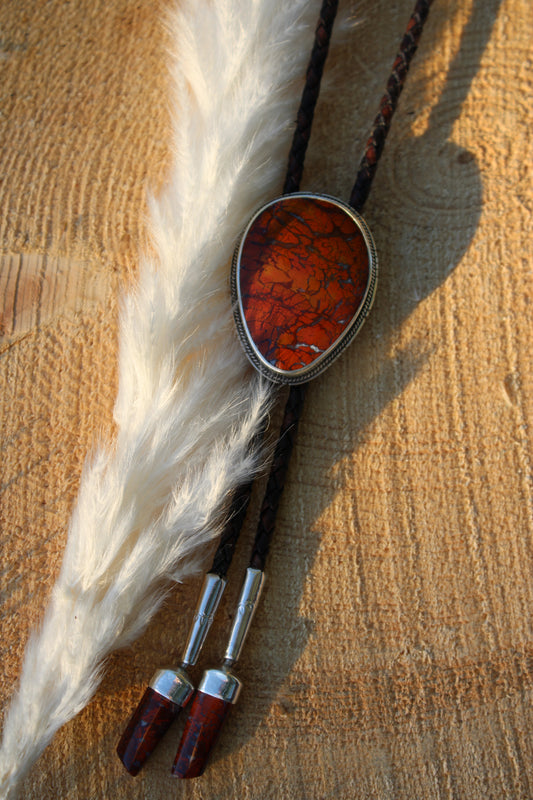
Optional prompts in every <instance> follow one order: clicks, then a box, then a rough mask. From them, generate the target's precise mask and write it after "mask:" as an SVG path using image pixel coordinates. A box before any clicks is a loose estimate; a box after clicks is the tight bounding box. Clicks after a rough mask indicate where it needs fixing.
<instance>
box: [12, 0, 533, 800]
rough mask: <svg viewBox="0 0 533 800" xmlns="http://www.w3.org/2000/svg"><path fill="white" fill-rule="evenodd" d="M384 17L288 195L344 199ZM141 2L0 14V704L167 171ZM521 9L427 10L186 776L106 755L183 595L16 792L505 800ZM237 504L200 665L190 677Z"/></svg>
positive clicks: (83, 2) (528, 625) (524, 722)
mask: <svg viewBox="0 0 533 800" xmlns="http://www.w3.org/2000/svg"><path fill="white" fill-rule="evenodd" d="M411 5H412V0H398V2H395V3H390V2H386V0H377V2H370V1H369V0H365V1H364V2H362V3H361V4H359V5H358V6H357V9H358V10H357V13H358V14H359V15H360V17H361V23H360V24H359V25H358V26H357V27H355V28H354V30H353V31H352V32H351V33H350V35H349V36H346V35H345V36H342V37H339V39H338V41H337V43H336V44H335V45H334V47H333V49H332V53H331V60H330V63H329V64H328V75H327V82H326V85H325V87H324V92H323V96H322V98H321V101H320V105H319V108H318V110H317V117H316V121H315V127H314V131H313V137H312V142H311V147H310V151H309V155H308V160H307V167H306V174H305V176H304V184H303V188H306V189H310V190H322V191H326V192H328V193H331V194H334V195H337V196H339V197H343V198H346V197H347V196H348V194H349V191H350V188H351V183H352V181H353V176H354V171H355V167H356V164H357V161H358V158H359V155H360V153H361V149H362V146H363V144H364V141H365V139H366V136H367V133H368V129H369V125H370V123H371V120H372V118H373V116H374V113H375V111H376V107H377V103H378V101H379V97H380V94H381V91H382V88H383V85H384V82H385V80H386V77H387V75H388V72H389V70H390V66H391V64H392V60H393V57H394V54H395V52H396V49H397V45H398V42H399V39H400V36H401V34H402V31H403V29H404V27H405V23H406V20H407V18H408V16H409V14H410V12H411ZM162 11H163V7H162V6H161V5H159V4H151V3H136V2H130V0H114V2H112V3H103V2H100V0H97V2H94V0H91V2H89V0H75V2H70V3H69V2H64V1H63V0H52V2H49V3H46V4H37V6H35V4H31V3H27V2H25V1H23V2H20V0H17V1H16V2H15V0H8V2H5V3H3V4H2V7H1V8H0V30H1V31H2V37H1V40H0V57H1V60H0V72H1V78H0V85H1V87H2V89H1V105H0V111H1V114H0V162H1V166H2V169H1V171H0V172H1V177H2V183H1V184H0V208H1V210H2V213H1V215H0V286H1V287H2V290H1V298H2V300H1V305H0V311H1V314H2V317H1V328H0V426H1V427H0V439H1V442H0V447H1V451H2V456H1V459H0V464H1V476H0V525H1V543H2V562H1V574H2V580H1V585H0V590H1V597H0V599H1V606H0V608H1V610H0V621H1V633H0V648H1V650H2V664H3V670H2V675H1V680H0V690H1V693H0V697H1V700H2V702H1V707H2V709H5V705H6V702H7V700H8V698H9V696H10V695H11V693H12V691H13V688H14V686H15V685H16V681H17V677H18V674H19V671H20V666H21V660H22V656H23V649H24V645H25V643H26V641H27V638H28V636H29V633H30V630H31V629H32V627H33V626H34V625H35V624H37V622H38V620H39V619H40V617H41V614H42V609H43V606H44V604H45V602H46V599H47V597H48V596H49V593H50V590H51V587H52V584H53V579H54V577H55V575H56V574H57V572H58V570H59V566H60V560H61V555H62V552H63V546H64V542H65V536H66V527H67V524H68V518H69V513H70V509H71V507H72V504H73V502H74V499H75V496H76V491H77V487H78V484H79V478H80V473H81V468H82V465H83V461H84V458H85V456H86V454H87V452H89V451H90V448H91V446H92V445H93V444H94V442H95V440H96V439H97V437H99V436H101V435H110V433H111V430H112V424H111V413H112V407H113V402H114V398H115V393H116V374H115V369H116V367H115V365H116V309H117V298H118V292H119V288H120V284H121V282H123V281H127V280H128V279H129V278H130V276H131V275H132V274H133V273H134V272H135V269H136V262H137V254H138V252H139V250H140V249H142V248H145V247H146V246H147V236H146V230H145V211H144V209H145V207H146V203H145V198H146V190H147V188H148V187H155V188H157V187H158V186H160V185H161V184H162V182H163V181H164V179H165V174H166V170H167V168H168V164H169V161H170V153H169V150H168V140H169V127H168V126H169V120H168V115H167V101H166V97H167V94H166V92H167V89H168V86H167V84H166V78H165V74H164V70H163V69H162V66H161V63H162V58H163V57H164V46H165V43H166V40H165V33H164V30H163V28H162V26H161V23H160V19H161V14H162ZM532 32H533V10H532V6H531V3H530V2H529V0H435V3H434V6H433V9H432V12H431V16H430V19H429V22H428V26H427V30H426V31H425V33H424V37H423V41H422V45H421V48H420V51H419V53H418V54H417V57H416V61H415V64H414V67H413V71H412V74H411V75H410V77H409V80H408V84H407V87H406V90H405V92H404V94H403V96H402V99H401V105H400V108H399V111H398V115H397V118H396V119H395V122H394V125H393V128H392V131H391V135H390V138H389V140H388V142H387V146H386V152H385V155H384V158H383V161H382V163H381V165H380V168H379V172H378V176H377V178H376V181H375V185H374V187H373V190H372V194H371V197H370V200H369V201H368V205H367V209H366V218H367V221H368V222H369V224H370V226H371V228H372V230H373V233H374V236H375V239H376V243H377V246H378V251H379V255H380V266H381V273H380V282H379V289H378V295H377V300H376V303H375V307H374V309H373V312H372V316H371V319H370V320H369V321H368V323H367V324H366V326H365V328H364V330H363V332H362V333H361V335H360V337H358V339H357V340H356V342H355V343H354V345H353V346H352V347H351V348H350V349H349V350H348V351H347V352H346V353H345V354H344V355H343V356H342V358H341V359H339V361H338V362H336V363H335V365H334V366H333V367H332V368H331V370H330V371H329V372H328V373H327V375H325V376H324V378H323V379H320V380H317V382H316V383H314V384H313V385H312V386H311V388H310V390H309V394H308V397H307V401H306V410H305V415H304V418H303V421H302V424H301V429H300V431H299V435H298V442H297V447H296V452H295V455H294V459H293V462H292V465H291V469H290V473H289V480H288V485H287V488H286V492H285V496H284V500H283V504H282V507H281V509H280V514H279V522H278V530H277V535H276V539H275V541H274V544H273V548H272V553H271V556H270V569H269V581H268V588H267V591H266V593H265V597H264V601H263V602H262V605H261V608H260V610H259V611H258V613H257V616H256V619H255V622H254V628H253V631H252V633H251V635H250V639H249V641H248V644H247V646H246V650H245V653H244V654H243V657H242V661H241V662H240V668H239V675H240V677H241V678H242V679H243V682H244V686H245V688H244V692H243V696H242V700H241V701H240V702H239V705H238V706H237V707H236V709H235V710H234V713H233V714H232V716H231V717H230V719H229V721H228V723H227V726H226V729H225V732H224V737H223V739H222V740H221V742H220V746H219V748H218V751H217V755H216V758H215V760H214V763H213V764H212V766H211V767H210V768H209V769H208V771H207V772H206V774H205V776H204V777H203V778H201V779H200V780H198V781H192V782H189V783H186V784H184V785H182V784H179V785H178V784H177V783H176V781H175V780H173V779H172V778H170V777H169V769H170V765H171V763H172V760H173V756H174V751H175V746H176V740H177V738H178V735H179V724H178V727H177V728H176V732H175V735H174V736H171V737H169V739H168V740H167V741H165V742H164V744H163V745H162V746H161V749H160V750H159V752H157V753H156V754H155V755H154V758H153V762H152V763H151V764H150V766H149V767H148V768H147V769H146V771H145V772H144V774H141V776H139V777H138V778H136V779H131V778H129V777H128V776H127V775H126V774H125V772H124V771H123V769H122V767H121V766H120V764H119V762H118V759H117V758H116V756H115V754H114V747H115V743H116V741H117V739H118V737H119V735H120V733H121V731H122V728H123V725H124V722H125V720H126V718H127V716H128V714H129V711H130V709H131V708H132V706H133V705H134V704H135V702H136V700H137V699H138V697H140V695H141V694H142V691H143V689H144V686H145V684H146V682H147V680H148V679H149V678H150V676H151V674H152V672H153V671H154V669H155V668H157V667H159V666H163V665H164V663H163V664H162V663H161V660H162V659H163V662H165V661H167V662H169V663H172V661H173V659H175V658H176V655H177V653H178V652H179V651H180V649H181V646H182V643H183V640H184V637H185V633H186V629H187V626H188V620H189V618H190V615H191V613H192V609H193V607H194V603H195V599H196V593H197V589H198V583H197V582H192V583H191V585H189V586H183V587H179V588H178V589H176V591H175V592H174V593H173V594H172V595H171V597H170V599H169V601H168V603H167V604H166V606H165V608H164V609H162V610H161V612H160V613H159V614H158V616H157V618H156V619H155V621H154V623H153V624H152V625H151V626H150V628H149V629H148V631H147V632H146V633H145V634H144V636H143V637H141V639H140V640H139V641H138V642H137V643H136V644H135V645H134V646H133V647H132V648H131V649H130V650H129V651H127V652H122V653H118V654H116V655H114V656H113V657H112V659H111V660H110V663H109V665H108V669H107V673H106V677H105V679H104V682H103V684H102V686H101V688H100V690H99V692H98V693H97V695H96V697H95V698H94V700H93V702H92V703H91V704H90V705H89V706H88V707H87V708H86V709H85V710H84V711H83V712H82V713H81V714H80V715H79V716H78V717H77V718H76V719H75V720H73V721H72V722H71V723H69V724H68V725H67V726H65V728H64V729H62V730H61V731H60V732H59V734H58V735H57V736H56V738H55V740H54V742H53V743H52V745H51V746H50V748H49V749H48V750H47V751H46V752H45V753H44V755H43V756H42V758H41V759H40V761H39V762H38V764H37V766H36V768H35V769H34V770H33V772H32V773H31V774H30V776H29V777H28V778H27V780H26V783H25V785H24V790H23V796H24V798H25V799H26V800H37V798H39V800H48V798H50V800H51V799H52V798H54V800H56V798H65V799H68V800H89V798H90V799H91V800H92V799H93V798H94V799H95V800H96V798H110V797H114V798H116V800H120V799H121V798H129V799H130V798H150V800H159V798H161V800H162V799H163V798H165V800H166V799H167V798H168V797H169V796H180V797H184V798H191V800H200V798H202V800H215V798H217V799H218V798H229V797H243V798H250V799H252V798H253V800H267V799H268V798H276V800H277V798H284V799H285V800H291V799H294V800H302V799H305V800H324V799H325V798H341V799H345V800H351V799H352V798H379V799H380V800H382V799H383V800H385V799H387V800H407V799H409V800H413V798H417V799H418V798H420V800H426V799H428V798H469V800H477V799H478V798H479V800H487V798H495V800H496V799H499V798H530V797H532V796H533V744H532V740H531V735H530V731H531V729H532V727H533V713H532V710H531V699H532V686H533V624H532V612H531V609H532V600H533V598H532V594H533V588H532V584H533V582H532V578H533V471H532V463H533V436H532V431H533V373H532V359H531V335H532V331H533V325H532V322H533V281H532V276H531V263H532V258H531V256H532V237H531V232H530V231H531V212H532V209H533V189H532V180H531V165H532V134H531V131H532V130H533V112H532V110H531V96H532V88H533V87H532V77H531V59H532V52H531V36H532ZM258 503H259V493H258V494H257V496H256V497H254V500H253V503H252V509H251V513H250V518H249V521H248V522H247V526H246V531H245V534H244V539H245V544H244V545H243V547H242V548H241V550H239V553H238V555H237V558H236V563H235V565H234V567H233V568H232V576H233V581H232V582H230V585H229V587H228V591H227V596H226V597H225V599H224V601H223V605H222V607H221V614H220V621H221V622H220V626H219V628H217V630H216V631H214V634H213V636H212V637H211V639H210V640H209V642H208V644H207V647H206V652H205V658H204V659H203V664H211V663H218V662H219V660H220V655H221V653H222V651H223V646H224V641H225V636H226V630H225V628H224V621H227V620H228V619H229V615H230V613H231V611H232V608H233V604H234V602H235V597H236V594H237V592H238V584H239V582H240V581H239V580H238V578H239V576H240V574H241V571H242V569H243V567H244V565H245V563H246V560H247V549H248V548H247V544H246V541H247V540H248V541H249V539H250V537H251V536H252V534H253V529H254V514H257V508H258Z"/></svg>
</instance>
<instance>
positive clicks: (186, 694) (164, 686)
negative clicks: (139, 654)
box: [150, 667, 194, 706]
mask: <svg viewBox="0 0 533 800" xmlns="http://www.w3.org/2000/svg"><path fill="white" fill-rule="evenodd" d="M150 689H153V690H154V691H155V692H157V693H158V694H160V695H162V696H163V697H166V698H167V700H171V701H172V702H173V703H176V705H177V706H184V705H186V703H187V702H188V701H189V700H190V698H191V697H192V694H193V692H194V686H193V684H192V683H191V679H190V678H189V676H188V675H187V673H186V672H185V670H184V669H182V668H181V667H178V669H158V670H157V672H156V673H155V675H154V676H153V678H152V680H151V681H150Z"/></svg>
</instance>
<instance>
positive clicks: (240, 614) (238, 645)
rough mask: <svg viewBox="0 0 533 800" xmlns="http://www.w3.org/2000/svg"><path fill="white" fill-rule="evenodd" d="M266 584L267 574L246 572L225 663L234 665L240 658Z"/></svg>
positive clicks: (260, 571) (248, 570) (254, 570)
mask: <svg viewBox="0 0 533 800" xmlns="http://www.w3.org/2000/svg"><path fill="white" fill-rule="evenodd" d="M264 582H265V573H264V572H263V571H262V570H260V569H252V568H251V567H248V569H247V570H246V578H245V579H244V584H243V587H242V590H241V596H240V597H239V605H238V607H237V613H236V615H235V620H234V622H233V626H232V628H231V633H230V638H229V642H228V646H227V648H226V654H225V656H224V661H225V662H229V663H231V664H233V663H234V662H235V661H237V659H238V658H239V656H240V654H241V650H242V646H243V644H244V640H245V638H246V634H247V633H248V630H249V629H250V624H251V622H252V618H253V616H254V613H255V609H256V608H257V603H258V601H259V598H260V596H261V590H262V588H263V583H264Z"/></svg>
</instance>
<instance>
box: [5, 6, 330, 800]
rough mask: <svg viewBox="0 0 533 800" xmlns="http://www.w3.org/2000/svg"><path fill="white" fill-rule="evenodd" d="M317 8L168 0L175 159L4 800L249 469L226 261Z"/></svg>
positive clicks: (252, 422) (278, 142) (31, 681)
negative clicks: (107, 428)
mask: <svg viewBox="0 0 533 800" xmlns="http://www.w3.org/2000/svg"><path fill="white" fill-rule="evenodd" d="M317 14H318V4H315V3H309V2H308V0H291V2H289V3H287V2H286V0H231V2H229V0H181V1H180V3H179V6H178V7H177V8H176V9H175V10H174V11H172V12H171V14H170V17H169V23H170V31H171V38H172V48H173V55H172V70H173V78H174V82H175V87H176V90H175V97H176V110H175V123H174V134H173V146H174V152H175V157H174V164H173V168H172V173H171V175H170V176H169V184H168V188H167V190H166V191H165V192H164V194H163V196H162V197H161V198H160V199H158V200H157V201H154V202H152V204H151V220H152V229H153V237H154V243H155V256H154V258H143V259H142V260H141V263H140V269H139V280H138V286H137V287H136V288H135V289H134V290H133V291H132V292H131V294H130V295H129V296H128V297H126V298H125V300H124V302H123V304H122V311H121V317H120V325H119V343H120V352H119V392H118V398H117V402H116V408H115V418H116V423H117V436H116V441H115V442H114V444H113V446H109V447H107V448H104V447H102V448H101V449H99V450H98V452H97V453H96V455H95V456H94V457H93V458H92V460H91V462H90V463H88V464H87V466H86V467H85V470H84V472H83V475H82V480H81V486H80V491H79V498H78V502H77V506H76V509H75V511H74V514H73V517H72V520H71V523H70V527H69V532H68V540H67V546H66V551H65V556H64V561H63V564H62V568H61V572H60V575H59V578H58V580H57V583H56V585H55V587H54V589H53V592H52V597H51V600H50V604H49V607H48V609H47V611H46V613H45V617H44V621H43V624H42V627H41V630H40V631H39V632H38V633H36V634H35V635H34V636H33V637H32V639H31V640H30V642H29V644H28V646H27V650H26V654H25V661H24V665H23V671H22V676H21V681H20V687H19V690H18V693H17V694H16V696H15V698H14V700H13V702H12V705H11V708H10V710H9V712H8V714H7V717H6V720H5V725H4V732H3V743H2V747H1V750H0V792H1V796H2V797H4V798H7V797H15V796H16V794H17V787H18V786H19V785H20V781H21V779H22V777H23V776H24V775H25V773H26V772H27V771H28V770H29V768H30V767H31V765H32V764H33V763H34V761H35V760H36V759H37V757H38V756H39V755H40V753H41V752H42V751H43V749H44V748H45V747H46V745H47V744H48V743H49V742H50V740H51V738H52V736H53V735H54V733H55V732H56V731H57V730H58V728H59V727H60V726H62V725H63V724H64V723H65V722H67V721H68V720H69V719H71V718H72V717H73V716H74V715H75V714H76V713H77V712H78V711H80V709H82V708H83V706H84V705H85V704H86V703H87V702H88V701H89V699H90V698H91V696H92V695H93V693H94V692H95V690H96V688H97V686H98V683H99V679H100V675H101V665H102V662H103V659H104V658H105V657H106V656H107V655H108V654H109V653H110V652H111V651H112V650H114V649H115V648H118V647H122V646H124V645H125V644H127V643H128V642H131V641H132V640H133V639H134V638H135V637H136V636H137V635H138V634H139V633H140V631H141V630H142V629H143V627H144V626H145V625H146V623H147V622H148V620H149V619H150V617H151V616H152V615H153V613H154V612H155V610H156V609H157V607H158V604H159V603H160V602H161V598H162V593H163V592H164V588H165V585H167V586H168V581H169V578H170V577H172V578H174V579H175V580H183V579H184V578H185V577H187V576H188V575H189V574H190V573H191V572H192V571H193V570H196V569H197V568H198V566H199V563H200V562H201V560H202V559H201V557H200V556H202V555H203V553H204V548H205V545H206V543H207V542H209V541H210V540H211V539H212V537H213V536H214V535H215V534H216V532H217V531H218V525H219V522H220V511H221V507H222V506H223V505H224V503H225V502H227V499H228V496H229V495H230V493H231V491H232V490H233V489H234V488H235V487H236V486H237V485H238V484H239V483H241V482H242V481H243V480H246V479H247V478H249V477H250V474H251V473H252V472H253V470H254V468H255V467H256V464H255V461H254V458H253V457H252V456H251V455H250V453H249V450H248V448H249V443H250V440H251V439H252V437H253V435H254V433H255V432H256V431H257V429H258V426H259V424H260V422H261V419H262V418H263V416H264V414H265V413H266V412H267V410H268V401H269V390H268V388H267V386H266V385H265V383H264V382H262V381H261V380H260V379H259V378H257V377H252V376H251V374H250V371H249V368H248V367H247V364H246V360H245V358H244V356H243V354H242V353H241V348H240V345H239V344H238V342H237V341H236V337H235V335H234V332H233V323H232V314H231V308H230V300H229V293H228V261H229V259H230V257H231V252H232V249H233V247H234V244H235V241H236V238H237V236H238V234H239V232H240V230H241V229H242V228H243V227H244V225H245V223H246V221H247V218H248V216H249V215H250V213H251V212H252V211H253V210H254V209H255V208H256V207H257V206H258V205H259V204H261V203H262V202H264V201H265V200H266V199H268V198H270V197H272V196H273V195H274V194H276V193H278V192H279V189H280V187H281V184H282V177H283V171H284V167H285V164H286V159H287V153H288V148H289V145H290V136H291V132H290V127H291V121H292V120H294V117H295V112H296V108H297V104H298V99H299V94H300V91H301V82H298V83H293V81H294V80H295V79H296V78H300V79H301V78H302V76H303V75H304V74H305V66H306V61H307V57H308V54H309V51H310V45H311V42H312V35H313V29H314V23H315V21H316V17H317Z"/></svg>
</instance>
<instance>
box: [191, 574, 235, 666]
mask: <svg viewBox="0 0 533 800" xmlns="http://www.w3.org/2000/svg"><path fill="white" fill-rule="evenodd" d="M225 586H226V581H225V579H224V578H221V577H220V575H215V574H214V573H212V572H208V573H207V575H206V576H205V578H204V585H203V586H202V591H201V592H200V597H199V598H198V604H197V606H196V611H195V612H194V617H193V621H192V625H191V629H190V631H189V638H188V639H187V644H186V646H185V652H184V653H183V658H182V660H181V663H182V665H183V666H184V667H186V666H191V667H192V666H193V665H194V664H196V661H197V659H198V655H199V653H200V650H201V649H202V645H203V643H204V642H205V639H206V636H207V634H208V632H209V628H210V627H211V624H212V622H213V618H214V616H215V613H216V610H217V608H218V604H219V603H220V598H221V597H222V593H223V592H224V588H225Z"/></svg>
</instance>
